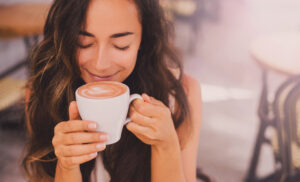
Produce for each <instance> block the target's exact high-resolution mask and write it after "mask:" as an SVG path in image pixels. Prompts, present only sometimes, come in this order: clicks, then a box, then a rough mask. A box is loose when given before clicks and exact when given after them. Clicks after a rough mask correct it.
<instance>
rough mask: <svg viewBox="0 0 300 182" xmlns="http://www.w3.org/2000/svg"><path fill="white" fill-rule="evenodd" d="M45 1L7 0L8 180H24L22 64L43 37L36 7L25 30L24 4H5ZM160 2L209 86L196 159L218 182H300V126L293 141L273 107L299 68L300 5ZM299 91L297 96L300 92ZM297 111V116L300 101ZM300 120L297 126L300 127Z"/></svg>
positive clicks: (189, 63) (0, 23)
mask: <svg viewBox="0 0 300 182" xmlns="http://www.w3.org/2000/svg"><path fill="white" fill-rule="evenodd" d="M41 2H42V3H45V2H51V1H49V0H39V1H38V0H0V65H1V66H0V75H1V76H2V77H1V76H0V79H1V80H0V154H1V155H0V179H1V181H3V182H12V181H13V182H22V181H25V180H24V178H23V177H22V174H21V172H20V169H19V165H20V156H21V154H22V150H23V146H24V143H25V141H26V140H25V133H24V131H23V129H22V125H20V123H22V120H23V119H24V112H23V109H24V106H23V97H24V93H23V91H22V87H23V86H24V84H25V82H26V79H27V66H26V61H23V60H26V57H27V54H28V50H29V49H30V47H32V46H33V45H34V43H35V42H37V41H38V40H39V39H41V37H40V36H37V35H38V34H39V33H40V32H39V30H40V28H39V26H38V25H37V27H34V26H33V27H34V28H32V29H34V30H31V29H25V28H22V26H28V25H26V22H30V21H29V20H28V18H25V19H24V17H26V15H28V12H25V13H24V17H22V15H21V17H22V18H23V20H21V21H20V20H18V21H16V23H15V24H17V25H19V26H15V25H14V22H13V21H12V20H11V19H10V17H11V16H13V15H17V14H18V13H17V12H21V11H24V9H26V8H24V7H21V8H20V7H19V9H18V8H16V9H14V10H15V11H16V10H17V12H14V11H12V10H9V11H7V10H5V8H7V7H8V6H9V5H17V4H19V3H31V4H32V3H41ZM161 4H162V6H163V7H164V8H165V10H166V12H167V14H168V17H169V18H170V19H171V20H172V21H173V22H174V27H175V31H176V38H175V40H174V41H175V44H176V45H177V47H178V48H179V49H180V50H181V51H182V53H183V58H184V67H185V72H186V73H188V74H190V75H192V76H193V77H195V78H196V79H197V80H198V81H199V82H200V83H201V86H202V97H203V122H202V128H201V132H200V138H199V149H198V159H197V165H198V167H199V168H200V169H201V171H202V172H203V173H205V174H206V175H208V176H209V177H210V178H211V179H212V180H214V181H217V182H241V181H248V182H250V181H253V182H254V181H259V179H260V181H268V180H269V181H287V180H289V181H300V180H299V178H297V175H298V167H297V165H296V164H295V160H296V159H298V158H297V157H295V156H296V154H297V152H296V153H295V152H294V148H295V147H294V148H293V150H292V152H291V148H292V147H291V146H292V145H293V146H296V148H297V147H298V144H297V131H295V133H296V135H293V137H295V138H292V137H290V135H289V133H287V134H286V133H285V132H286V130H285V128H284V127H280V126H281V125H280V123H281V124H282V123H289V121H287V120H286V118H285V117H284V116H283V117H281V116H282V115H280V117H278V118H279V119H280V120H279V119H278V120H276V118H277V117H276V116H277V115H278V113H277V112H276V111H273V110H272V109H274V108H276V106H273V105H272V103H273V102H274V101H275V100H276V98H277V97H276V94H275V93H277V91H278V88H279V87H280V86H281V85H282V83H283V82H284V81H285V80H289V79H291V78H293V79H294V77H297V75H298V74H300V64H299V63H300V60H299V59H298V58H300V38H299V37H300V35H299V34H300V1H299V0H161ZM43 8H44V9H43ZM43 8H40V10H41V11H39V12H38V16H39V18H40V19H41V20H40V19H39V21H41V22H43V17H45V13H44V11H46V10H47V8H45V7H44V6H43ZM28 9H29V8H28ZM33 9H36V8H33ZM19 10H20V11H19ZM29 12H30V11H29ZM1 13H2V14H1ZM5 13H6V14H5ZM7 13H11V14H12V15H11V16H10V15H9V16H7ZM1 16H2V17H1ZM24 22H25V23H24ZM36 22H38V21H35V23H36ZM22 23H24V25H23V24H22ZM7 24H9V25H7ZM20 25H22V26H20ZM29 26H31V27H32V25H29ZM7 27H9V28H7ZM15 29H17V30H15ZM273 46H274V48H273ZM297 47H298V49H299V51H297ZM22 61H23V62H22ZM16 65H17V66H16ZM13 67H15V68H16V69H11V68H13ZM266 73H268V77H267V79H265V81H266V82H263V81H264V79H263V78H266V77H263V75H265V76H266ZM296 80H297V81H298V82H295V83H297V84H298V83H299V79H296ZM263 83H265V84H263ZM293 83H294V82H293ZM295 85H296V84H295ZM298 85H299V84H298ZM267 86H268V88H267ZM293 86H294V85H293ZM289 88H290V87H289ZM296 90H297V89H296ZM298 90H299V89H298ZM287 92H288V91H287ZM294 95H295V94H294ZM285 96H286V95H285ZM296 96H297V97H294V99H292V100H297V99H298V98H299V94H296ZM295 98H296V99H295ZM279 100H281V101H282V99H279ZM298 100H299V99H298ZM282 102H284V101H282ZM298 103H299V102H298ZM298 105H299V104H298ZM270 106H272V107H270ZM296 106H297V104H296ZM295 108H296V109H295ZM282 109H283V110H284V108H282ZM293 109H294V110H296V111H298V113H299V109H300V107H298V109H297V107H293ZM293 109H292V110H293ZM270 110H271V111H270ZM293 114H294V115H295V114H296V116H299V115H297V112H293ZM264 116H265V117H264ZM274 118H275V119H274ZM266 123H267V124H266ZM278 123H279V124H278ZM292 126H295V127H292V128H294V129H295V128H297V127H298V125H297V123H296V124H295V125H292ZM287 128H289V129H290V128H291V127H290V125H289V126H288V127H287ZM259 131H260V132H259ZM258 136H259V137H258ZM286 138H288V139H290V140H287V139H286ZM291 141H292V142H291ZM293 141H294V144H295V145H294V144H291V143H293ZM265 144H266V145H265ZM255 146H256V150H254V149H255ZM295 150H296V149H295ZM255 151H256V152H255ZM254 152H255V153H254ZM298 153H299V152H298ZM296 162H297V161H296ZM251 164H252V165H251ZM254 171H256V172H254ZM199 181H200V180H199Z"/></svg>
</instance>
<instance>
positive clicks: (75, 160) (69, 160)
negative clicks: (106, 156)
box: [61, 152, 97, 166]
mask: <svg viewBox="0 0 300 182" xmlns="http://www.w3.org/2000/svg"><path fill="white" fill-rule="evenodd" d="M96 156H97V152H95V153H91V154H87V155H82V156H73V157H62V158H61V160H62V163H64V165H67V166H74V165H79V164H82V163H85V162H87V161H90V160H92V159H94V158H95V157H96Z"/></svg>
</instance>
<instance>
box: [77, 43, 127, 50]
mask: <svg viewBox="0 0 300 182" xmlns="http://www.w3.org/2000/svg"><path fill="white" fill-rule="evenodd" d="M92 45H93V44H88V45H85V46H84V45H81V44H78V47H79V48H81V49H86V48H89V47H91V46H92ZM114 47H115V48H116V49H119V50H121V51H125V50H127V49H128V48H129V46H126V47H118V46H115V45H114Z"/></svg>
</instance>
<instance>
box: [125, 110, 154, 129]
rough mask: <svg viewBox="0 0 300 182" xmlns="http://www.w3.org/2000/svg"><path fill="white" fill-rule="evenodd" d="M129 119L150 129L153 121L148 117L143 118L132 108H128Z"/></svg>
mask: <svg viewBox="0 0 300 182" xmlns="http://www.w3.org/2000/svg"><path fill="white" fill-rule="evenodd" d="M129 117H130V119H131V121H132V122H134V123H137V124H139V125H141V126H145V127H151V125H152V123H153V121H152V119H151V118H150V117H147V116H144V115H142V114H140V113H139V112H137V111H135V110H134V108H133V107H132V108H130V113H129Z"/></svg>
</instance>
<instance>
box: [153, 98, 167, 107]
mask: <svg viewBox="0 0 300 182" xmlns="http://www.w3.org/2000/svg"><path fill="white" fill-rule="evenodd" d="M149 97H150V96H149ZM150 100H151V103H152V104H154V105H157V106H162V107H165V106H166V105H165V104H164V103H163V102H162V101H160V100H157V99H155V98H154V97H150Z"/></svg>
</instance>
